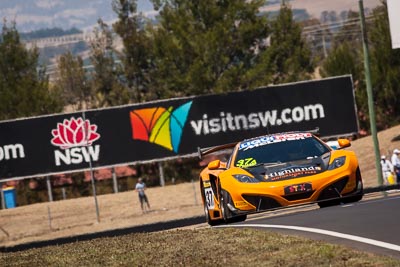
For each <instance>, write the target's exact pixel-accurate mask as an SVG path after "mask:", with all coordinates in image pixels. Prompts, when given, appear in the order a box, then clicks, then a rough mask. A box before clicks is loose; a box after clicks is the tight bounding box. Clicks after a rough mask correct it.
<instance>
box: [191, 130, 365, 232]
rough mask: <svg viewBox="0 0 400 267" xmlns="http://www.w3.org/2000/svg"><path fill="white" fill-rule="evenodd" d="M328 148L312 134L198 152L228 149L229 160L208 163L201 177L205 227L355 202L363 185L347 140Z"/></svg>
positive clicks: (270, 137) (262, 138)
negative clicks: (308, 206) (302, 207)
mask: <svg viewBox="0 0 400 267" xmlns="http://www.w3.org/2000/svg"><path fill="white" fill-rule="evenodd" d="M337 144H338V147H337V149H333V148H331V147H330V146H328V145H327V144H326V143H325V142H323V141H322V140H321V139H319V138H318V137H317V136H316V135H314V134H313V133H312V132H290V133H279V134H272V135H265V136H260V137H256V138H252V139H247V140H244V141H242V142H238V143H234V144H227V145H222V146H218V147H213V148H208V149H199V157H200V158H201V157H202V156H204V155H206V154H210V153H216V152H217V151H220V150H226V149H231V150H232V152H231V153H230V156H229V159H228V160H227V161H226V162H224V161H221V160H213V161H211V162H209V163H208V165H207V167H206V168H205V169H203V170H202V172H201V173H200V190H201V194H202V199H203V205H204V212H205V216H206V220H207V222H208V223H209V224H210V225H215V224H218V223H221V222H227V223H230V222H237V221H244V220H246V218H247V214H249V213H254V212H260V211H267V210H273V209H278V208H282V207H287V206H292V205H301V204H306V203H318V205H319V206H320V207H325V206H330V205H336V204H340V203H349V202H356V201H359V200H361V199H362V197H363V183H362V178H361V173H360V168H359V166H358V160H357V157H356V155H355V153H354V152H352V151H349V150H344V149H343V148H346V147H349V146H350V141H349V140H347V139H338V140H337Z"/></svg>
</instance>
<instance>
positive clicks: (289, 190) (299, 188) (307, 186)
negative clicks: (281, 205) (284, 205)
mask: <svg viewBox="0 0 400 267" xmlns="http://www.w3.org/2000/svg"><path fill="white" fill-rule="evenodd" d="M309 191H312V184H311V183H303V184H295V185H289V186H286V187H285V188H284V192H285V195H290V194H296V193H304V192H309Z"/></svg>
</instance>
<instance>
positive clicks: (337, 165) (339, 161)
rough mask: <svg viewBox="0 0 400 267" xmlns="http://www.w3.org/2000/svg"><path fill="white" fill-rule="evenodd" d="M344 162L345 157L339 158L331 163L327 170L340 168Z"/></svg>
mask: <svg viewBox="0 0 400 267" xmlns="http://www.w3.org/2000/svg"><path fill="white" fill-rule="evenodd" d="M345 162H346V157H345V156H343V157H339V158H336V159H334V160H333V162H332V163H331V164H330V165H329V167H328V170H334V169H336V168H340V167H342V166H343V165H344V163H345Z"/></svg>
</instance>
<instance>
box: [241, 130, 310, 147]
mask: <svg viewBox="0 0 400 267" xmlns="http://www.w3.org/2000/svg"><path fill="white" fill-rule="evenodd" d="M309 137H312V134H311V133H287V134H278V135H269V136H263V137H259V138H256V139H252V140H247V141H243V142H242V143H241V144H240V146H239V150H247V149H252V148H255V147H259V146H265V145H268V144H272V143H279V142H285V141H293V140H300V139H305V138H309Z"/></svg>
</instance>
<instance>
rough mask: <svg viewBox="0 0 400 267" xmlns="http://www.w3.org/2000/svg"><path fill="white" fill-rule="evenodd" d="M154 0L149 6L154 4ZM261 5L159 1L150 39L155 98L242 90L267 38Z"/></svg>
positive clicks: (235, 1) (235, 0)
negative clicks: (247, 73) (156, 22)
mask: <svg viewBox="0 0 400 267" xmlns="http://www.w3.org/2000/svg"><path fill="white" fill-rule="evenodd" d="M154 2H155V1H153V3H154ZM262 4H263V1H258V0H257V1H242V0H232V1H216V0H202V1H189V0H179V1H178V0H170V1H162V2H161V6H162V9H161V10H160V14H159V17H158V21H159V24H158V25H157V27H155V28H154V30H153V32H152V36H154V40H153V48H154V60H153V64H154V73H153V75H152V77H153V78H154V79H155V80H154V85H153V87H154V88H157V90H158V95H159V97H177V96H187V95H200V94H208V93H220V92H227V91H235V90H240V89H243V88H247V85H248V82H247V81H246V79H247V78H246V76H245V73H246V72H247V71H248V70H249V69H250V68H251V67H252V65H253V63H254V57H256V56H257V55H256V52H257V51H256V50H257V48H263V47H264V46H263V41H264V39H265V38H266V37H267V35H268V24H267V20H266V18H265V17H263V16H259V15H258V14H259V13H258V10H259V8H260V7H261V5H262Z"/></svg>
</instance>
